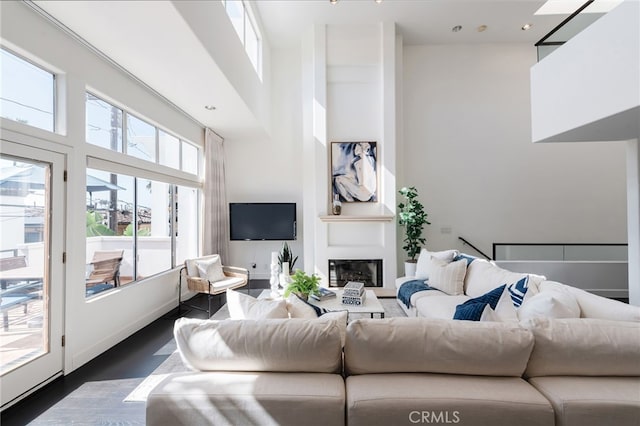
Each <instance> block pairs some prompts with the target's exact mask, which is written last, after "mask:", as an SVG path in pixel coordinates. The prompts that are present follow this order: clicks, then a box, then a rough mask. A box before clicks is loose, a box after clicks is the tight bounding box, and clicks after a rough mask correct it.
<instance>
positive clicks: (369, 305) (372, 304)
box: [258, 287, 384, 318]
mask: <svg viewBox="0 0 640 426" xmlns="http://www.w3.org/2000/svg"><path fill="white" fill-rule="evenodd" d="M331 291H334V292H335V293H336V297H332V298H331V299H327V300H322V301H319V300H315V299H314V298H313V297H309V303H310V304H312V305H314V306H317V307H319V308H323V309H326V310H327V311H347V313H348V314H369V315H371V318H375V317H374V315H375V314H378V315H379V318H384V308H383V307H382V304H381V303H380V301H379V300H378V298H377V297H376V294H375V293H374V291H373V290H365V291H366V293H367V297H366V298H365V300H364V304H363V305H343V304H342V302H341V300H342V292H343V290H342V289H341V288H340V289H336V288H335V287H332V288H331ZM271 298H272V296H271V290H263V291H262V293H260V295H259V296H258V299H271Z"/></svg>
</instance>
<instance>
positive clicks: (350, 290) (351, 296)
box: [342, 281, 367, 305]
mask: <svg viewBox="0 0 640 426" xmlns="http://www.w3.org/2000/svg"><path fill="white" fill-rule="evenodd" d="M366 296H367V293H366V292H365V291H364V283H360V282H356V281H349V282H348V283H346V284H345V286H344V289H343V292H342V304H343V305H364V299H365V297H366Z"/></svg>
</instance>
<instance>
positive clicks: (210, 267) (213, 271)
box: [196, 255, 226, 283]
mask: <svg viewBox="0 0 640 426" xmlns="http://www.w3.org/2000/svg"><path fill="white" fill-rule="evenodd" d="M196 267H197V268H198V274H199V275H200V278H205V279H207V280H209V281H211V282H212V283H214V282H216V281H221V280H224V279H225V278H226V277H225V275H224V272H222V262H221V261H220V256H218V255H215V256H211V257H209V258H207V259H200V260H196Z"/></svg>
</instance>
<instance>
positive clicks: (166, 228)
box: [86, 168, 198, 297]
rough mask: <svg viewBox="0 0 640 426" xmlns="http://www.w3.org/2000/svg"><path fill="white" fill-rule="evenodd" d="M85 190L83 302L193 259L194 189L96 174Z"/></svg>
mask: <svg viewBox="0 0 640 426" xmlns="http://www.w3.org/2000/svg"><path fill="white" fill-rule="evenodd" d="M86 189H87V197H86V205H87V208H86V215H87V225H86V235H87V270H86V278H87V279H86V286H87V292H86V294H87V297H89V296H92V295H94V294H97V293H99V292H102V291H104V290H108V289H111V288H114V287H116V286H121V285H127V284H129V283H132V282H135V281H136V280H141V279H143V278H146V277H149V276H152V275H155V274H158V273H160V272H164V271H167V270H169V269H171V268H173V267H175V266H177V265H179V264H180V263H182V262H184V259H186V258H188V257H195V256H196V255H197V253H198V189H196V188H192V187H187V186H178V185H173V184H171V183H168V182H162V181H159V180H153V179H147V178H142V177H135V176H130V175H126V174H121V173H112V172H109V171H105V170H99V169H95V168H87V177H86ZM178 212H180V216H181V217H182V218H183V220H182V221H181V222H178ZM172 234H173V235H175V238H173V236H172ZM174 258H175V260H174ZM105 259H107V260H113V261H111V263H110V264H109V268H111V269H109V268H107V267H105V265H106V263H105V262H106V260H105ZM117 259H119V260H117Z"/></svg>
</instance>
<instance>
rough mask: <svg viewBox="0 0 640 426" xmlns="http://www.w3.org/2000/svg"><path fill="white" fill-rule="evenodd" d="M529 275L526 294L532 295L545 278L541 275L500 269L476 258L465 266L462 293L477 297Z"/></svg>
mask: <svg viewBox="0 0 640 426" xmlns="http://www.w3.org/2000/svg"><path fill="white" fill-rule="evenodd" d="M527 276H528V277H529V280H528V283H527V284H528V288H529V289H528V291H527V296H525V297H530V296H533V295H534V294H535V293H537V292H538V285H539V284H540V283H541V282H542V281H543V280H544V279H545V277H543V276H541V275H535V274H522V273H519V272H511V271H507V270H506V269H502V268H500V267H499V266H496V265H494V264H493V263H491V262H488V261H486V260H483V259H476V260H474V261H473V262H471V264H470V265H469V266H468V267H467V274H466V277H465V280H464V294H466V295H467V296H470V297H478V296H482V295H483V294H485V293H487V292H489V291H491V290H493V289H494V288H497V287H500V286H501V285H503V284H506V285H507V287H508V286H509V285H511V284H515V283H517V282H518V281H519V280H521V279H522V278H525V277H527Z"/></svg>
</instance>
